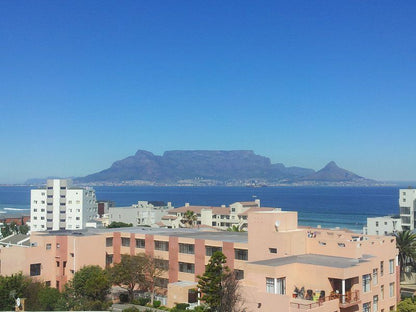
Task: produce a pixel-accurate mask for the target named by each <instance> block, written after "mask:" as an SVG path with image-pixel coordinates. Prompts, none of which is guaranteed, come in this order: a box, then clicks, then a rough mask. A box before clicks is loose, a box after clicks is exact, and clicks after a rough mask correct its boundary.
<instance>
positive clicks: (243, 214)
mask: <svg viewBox="0 0 416 312" xmlns="http://www.w3.org/2000/svg"><path fill="white" fill-rule="evenodd" d="M280 210H281V209H280V208H271V207H260V200H259V199H256V200H255V201H252V202H235V203H232V204H230V205H229V206H228V207H227V206H225V205H222V206H221V207H212V206H193V205H190V204H189V203H186V204H185V206H182V207H179V208H176V209H172V210H169V211H168V214H167V215H165V216H164V217H162V223H163V224H164V226H165V227H168V228H181V227H189V225H188V224H187V222H186V218H185V214H186V212H187V211H192V212H193V213H194V214H195V216H196V222H195V224H194V226H201V225H202V226H207V227H213V228H216V229H219V230H227V229H228V228H230V227H233V226H236V227H237V228H239V229H240V230H247V226H248V222H247V218H248V214H249V213H251V212H254V211H280Z"/></svg>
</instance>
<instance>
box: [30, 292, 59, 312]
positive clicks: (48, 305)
mask: <svg viewBox="0 0 416 312" xmlns="http://www.w3.org/2000/svg"><path fill="white" fill-rule="evenodd" d="M61 296H62V295H61V293H60V292H59V290H58V289H56V288H51V287H46V286H45V287H44V288H42V289H41V290H40V291H39V293H38V299H39V304H40V308H39V309H37V310H40V311H54V310H57V308H58V302H59V300H61ZM31 310H35V309H31Z"/></svg>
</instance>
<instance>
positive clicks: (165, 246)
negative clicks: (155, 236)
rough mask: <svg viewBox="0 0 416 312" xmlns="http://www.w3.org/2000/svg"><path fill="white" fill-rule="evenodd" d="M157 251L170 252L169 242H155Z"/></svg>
mask: <svg viewBox="0 0 416 312" xmlns="http://www.w3.org/2000/svg"><path fill="white" fill-rule="evenodd" d="M155 250H163V251H168V250H169V242H164V241H155Z"/></svg>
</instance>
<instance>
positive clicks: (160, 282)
mask: <svg viewBox="0 0 416 312" xmlns="http://www.w3.org/2000/svg"><path fill="white" fill-rule="evenodd" d="M168 283H169V279H167V278H161V277H156V278H155V286H156V287H160V288H168Z"/></svg>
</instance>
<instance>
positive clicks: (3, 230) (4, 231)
mask: <svg viewBox="0 0 416 312" xmlns="http://www.w3.org/2000/svg"><path fill="white" fill-rule="evenodd" d="M12 234H13V231H12V229H11V228H10V225H9V224H6V225H4V226H3V227H2V228H1V236H2V237H7V236H10V235H12Z"/></svg>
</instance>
